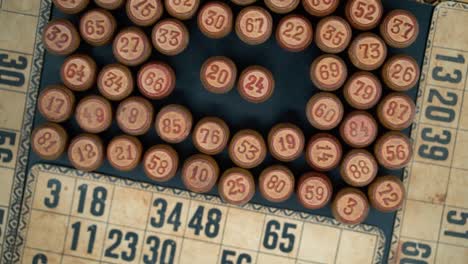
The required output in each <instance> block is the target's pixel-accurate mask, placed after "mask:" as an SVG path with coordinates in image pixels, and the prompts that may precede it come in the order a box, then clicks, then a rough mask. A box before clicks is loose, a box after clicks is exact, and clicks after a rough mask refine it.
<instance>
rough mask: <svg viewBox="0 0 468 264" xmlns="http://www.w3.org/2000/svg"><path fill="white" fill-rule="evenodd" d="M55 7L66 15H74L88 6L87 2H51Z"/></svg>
mask: <svg viewBox="0 0 468 264" xmlns="http://www.w3.org/2000/svg"><path fill="white" fill-rule="evenodd" d="M52 1H53V3H54V5H55V7H57V8H58V9H59V10H60V11H62V12H63V13H66V14H76V13H79V12H81V11H83V10H84V9H85V8H86V7H87V6H88V4H89V0H72V1H70V0H52Z"/></svg>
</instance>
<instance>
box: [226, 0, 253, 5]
mask: <svg viewBox="0 0 468 264" xmlns="http://www.w3.org/2000/svg"><path fill="white" fill-rule="evenodd" d="M256 1H257V0H231V2H233V3H234V4H236V5H240V6H245V5H250V4H253V3H255V2H256Z"/></svg>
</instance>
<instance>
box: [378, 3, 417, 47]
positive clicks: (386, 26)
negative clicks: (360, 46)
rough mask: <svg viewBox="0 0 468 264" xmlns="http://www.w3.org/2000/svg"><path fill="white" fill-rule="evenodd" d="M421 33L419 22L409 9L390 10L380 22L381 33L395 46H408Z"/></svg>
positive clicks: (390, 44)
mask: <svg viewBox="0 0 468 264" xmlns="http://www.w3.org/2000/svg"><path fill="white" fill-rule="evenodd" d="M418 34H419V23H418V20H417V19H416V17H415V16H414V15H413V14H412V13H411V12H409V11H406V10H402V9H397V10H392V11H390V12H389V13H388V14H387V15H386V16H385V18H384V20H383V21H382V23H381V24H380V35H381V36H382V38H383V39H384V40H385V42H386V43H387V44H388V45H389V46H391V47H394V48H406V47H408V46H410V45H411V44H413V43H414V41H415V40H416V38H417V37H418Z"/></svg>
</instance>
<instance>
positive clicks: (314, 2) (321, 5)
mask: <svg viewBox="0 0 468 264" xmlns="http://www.w3.org/2000/svg"><path fill="white" fill-rule="evenodd" d="M339 3H340V1H339V0H302V5H303V6H304V8H305V10H306V11H307V12H308V13H309V14H311V15H313V16H319V17H321V16H326V15H329V14H331V13H333V12H335V10H336V8H337V7H338V4H339Z"/></svg>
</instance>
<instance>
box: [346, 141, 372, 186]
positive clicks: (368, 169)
mask: <svg viewBox="0 0 468 264" xmlns="http://www.w3.org/2000/svg"><path fill="white" fill-rule="evenodd" d="M378 169H379V167H378V164H377V161H376V160H375V158H374V156H373V155H372V154H371V153H370V152H368V151H367V150H364V149H353V150H351V151H350V152H348V153H347V154H346V155H345V157H344V158H343V162H342V163H341V167H340V174H341V178H342V179H343V180H344V181H345V182H346V183H347V184H349V185H351V186H354V187H362V186H366V185H368V184H369V183H371V182H372V181H373V180H374V178H375V176H377V172H378Z"/></svg>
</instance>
